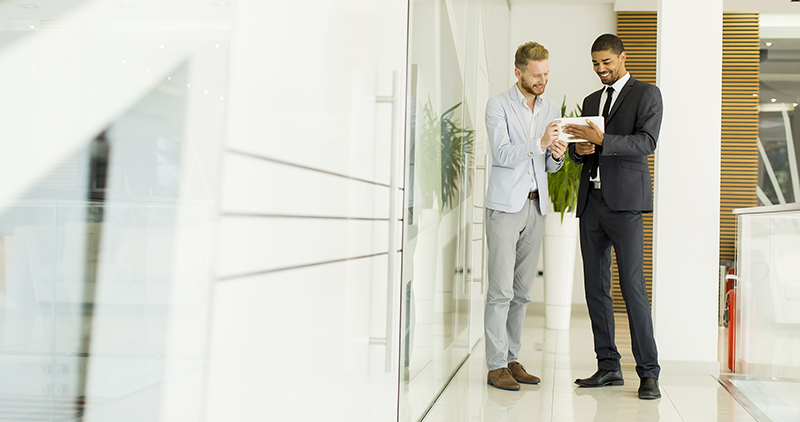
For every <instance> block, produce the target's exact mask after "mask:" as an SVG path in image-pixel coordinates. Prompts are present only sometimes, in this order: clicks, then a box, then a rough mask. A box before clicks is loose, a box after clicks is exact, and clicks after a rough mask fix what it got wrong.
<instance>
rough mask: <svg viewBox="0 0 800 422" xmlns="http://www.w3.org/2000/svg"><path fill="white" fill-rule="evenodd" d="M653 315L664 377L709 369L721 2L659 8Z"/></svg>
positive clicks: (673, 0)
mask: <svg viewBox="0 0 800 422" xmlns="http://www.w3.org/2000/svg"><path fill="white" fill-rule="evenodd" d="M657 84H658V86H659V87H660V88H661V93H662V95H663V98H664V120H663V124H662V126H661V136H660V138H659V141H658V148H657V150H656V156H655V161H656V166H655V167H656V169H655V186H656V196H655V215H654V246H653V316H654V323H655V334H656V342H657V343H658V349H659V360H660V361H661V363H662V367H663V368H664V370H665V372H683V371H691V372H694V371H704V372H705V371H709V372H712V373H716V371H718V364H717V294H718V287H717V286H718V281H717V280H718V277H719V275H718V266H719V264H718V263H719V195H720V194H719V185H720V143H721V142H720V136H721V128H720V124H721V114H722V112H721V109H722V106H721V96H722V0H704V1H701V2H698V1H697V0H669V1H664V0H659V1H658V73H657Z"/></svg>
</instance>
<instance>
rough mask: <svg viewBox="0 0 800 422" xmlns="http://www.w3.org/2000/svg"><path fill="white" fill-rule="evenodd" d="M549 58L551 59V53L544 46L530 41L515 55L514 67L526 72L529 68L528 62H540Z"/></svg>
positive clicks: (520, 47) (519, 48) (518, 49)
mask: <svg viewBox="0 0 800 422" xmlns="http://www.w3.org/2000/svg"><path fill="white" fill-rule="evenodd" d="M548 58H550V52H549V51H547V49H546V48H544V46H543V45H541V44H539V43H538V42H533V41H529V42H526V43H525V44H522V45H521V46H519V47H517V52H516V54H514V66H516V67H517V69H519V70H522V71H524V70H525V68H526V67H527V66H528V60H533V61H535V62H539V61H542V60H547V59H548Z"/></svg>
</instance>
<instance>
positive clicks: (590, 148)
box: [575, 142, 594, 155]
mask: <svg viewBox="0 0 800 422" xmlns="http://www.w3.org/2000/svg"><path fill="white" fill-rule="evenodd" d="M575 152H576V153H577V154H578V155H592V154H594V144H593V143H591V142H575Z"/></svg>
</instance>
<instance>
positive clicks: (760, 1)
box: [509, 0, 800, 13]
mask: <svg viewBox="0 0 800 422" xmlns="http://www.w3.org/2000/svg"><path fill="white" fill-rule="evenodd" d="M509 1H510V3H511V7H514V6H515V5H532V4H613V5H614V10H616V11H628V10H630V11H638V10H656V9H657V8H658V0H509ZM723 7H724V9H725V10H726V11H747V12H798V13H800V2H791V1H790V0H723Z"/></svg>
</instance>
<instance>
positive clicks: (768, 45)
mask: <svg viewBox="0 0 800 422" xmlns="http://www.w3.org/2000/svg"><path fill="white" fill-rule="evenodd" d="M764 45H766V46H767V47H772V43H771V42H765V43H764Z"/></svg>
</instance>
